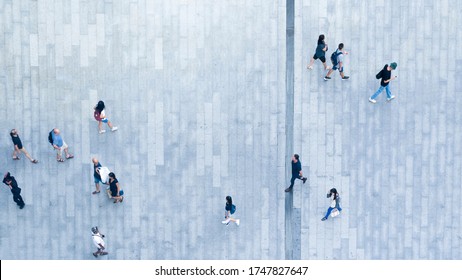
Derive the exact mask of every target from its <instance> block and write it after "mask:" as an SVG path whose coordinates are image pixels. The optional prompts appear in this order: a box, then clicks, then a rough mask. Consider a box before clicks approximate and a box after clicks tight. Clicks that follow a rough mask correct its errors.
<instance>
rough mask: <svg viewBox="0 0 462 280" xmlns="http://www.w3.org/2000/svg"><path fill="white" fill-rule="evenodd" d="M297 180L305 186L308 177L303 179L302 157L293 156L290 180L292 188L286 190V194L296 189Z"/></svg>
mask: <svg viewBox="0 0 462 280" xmlns="http://www.w3.org/2000/svg"><path fill="white" fill-rule="evenodd" d="M295 179H299V180H302V181H303V184H305V182H306V177H303V172H302V163H301V162H300V156H299V155H298V154H294V155H293V156H292V178H291V179H290V186H289V187H288V188H287V189H286V190H285V192H290V191H291V190H292V188H293V187H294V183H295Z"/></svg>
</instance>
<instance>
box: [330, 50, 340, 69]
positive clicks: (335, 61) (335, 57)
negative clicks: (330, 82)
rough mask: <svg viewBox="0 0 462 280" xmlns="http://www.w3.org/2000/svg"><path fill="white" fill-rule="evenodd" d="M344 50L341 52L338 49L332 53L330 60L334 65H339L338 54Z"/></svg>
mask: <svg viewBox="0 0 462 280" xmlns="http://www.w3.org/2000/svg"><path fill="white" fill-rule="evenodd" d="M341 54H342V52H339V51H338V49H337V50H336V51H335V52H333V53H332V55H331V56H330V61H331V62H332V65H334V66H335V65H337V64H338V56H339V55H341Z"/></svg>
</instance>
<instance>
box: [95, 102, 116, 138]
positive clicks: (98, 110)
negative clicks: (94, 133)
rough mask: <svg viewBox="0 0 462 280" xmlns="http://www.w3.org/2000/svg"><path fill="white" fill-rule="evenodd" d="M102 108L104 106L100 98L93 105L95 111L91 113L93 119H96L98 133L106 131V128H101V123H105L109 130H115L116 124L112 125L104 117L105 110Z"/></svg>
mask: <svg viewBox="0 0 462 280" xmlns="http://www.w3.org/2000/svg"><path fill="white" fill-rule="evenodd" d="M104 108H106V106H105V105H104V102H103V101H102V100H100V101H98V104H96V106H95V112H94V114H93V116H94V117H95V120H97V121H98V132H99V133H100V134H101V133H105V132H106V130H104V129H103V123H106V124H107V125H108V126H109V128H110V129H111V131H116V130H117V129H118V128H117V126H113V125H112V123H111V122H110V121H109V120H108V119H107V118H106V112H105V110H104Z"/></svg>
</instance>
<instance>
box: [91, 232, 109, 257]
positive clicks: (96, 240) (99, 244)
mask: <svg viewBox="0 0 462 280" xmlns="http://www.w3.org/2000/svg"><path fill="white" fill-rule="evenodd" d="M91 236H92V239H93V244H95V246H96V248H97V249H98V251H96V252H94V253H93V256H94V257H95V258H97V257H98V255H100V256H104V255H107V254H108V252H105V251H104V249H105V247H104V240H103V238H104V234H101V233H100V232H99V230H98V227H96V226H95V227H92V228H91Z"/></svg>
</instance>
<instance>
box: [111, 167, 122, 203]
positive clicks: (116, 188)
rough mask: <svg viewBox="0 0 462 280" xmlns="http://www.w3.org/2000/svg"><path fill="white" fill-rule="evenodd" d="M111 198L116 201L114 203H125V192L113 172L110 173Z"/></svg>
mask: <svg viewBox="0 0 462 280" xmlns="http://www.w3.org/2000/svg"><path fill="white" fill-rule="evenodd" d="M108 191H109V192H110V195H111V198H112V199H114V203H117V202H120V203H122V202H123V201H124V196H123V190H122V189H121V188H120V184H119V180H117V178H116V175H115V174H114V173H113V172H111V173H109V190H108Z"/></svg>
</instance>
